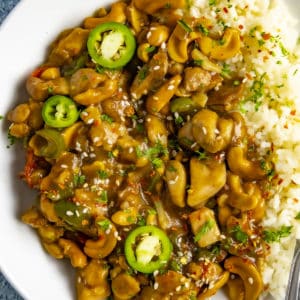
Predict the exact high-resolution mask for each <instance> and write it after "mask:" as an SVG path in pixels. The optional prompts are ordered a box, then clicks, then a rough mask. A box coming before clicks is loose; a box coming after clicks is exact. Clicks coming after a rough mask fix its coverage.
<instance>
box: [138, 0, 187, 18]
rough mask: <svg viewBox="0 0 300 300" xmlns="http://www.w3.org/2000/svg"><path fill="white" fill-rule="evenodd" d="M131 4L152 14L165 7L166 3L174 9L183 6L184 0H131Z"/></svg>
mask: <svg viewBox="0 0 300 300" xmlns="http://www.w3.org/2000/svg"><path fill="white" fill-rule="evenodd" d="M133 4H134V5H135V6H136V7H137V8H138V9H139V10H141V11H143V12H145V13H147V14H148V15H152V14H154V13H155V12H157V11H159V10H160V9H162V8H164V7H166V6H167V5H169V6H171V7H172V8H174V9H177V8H184V7H185V0H161V1H153V0H133Z"/></svg>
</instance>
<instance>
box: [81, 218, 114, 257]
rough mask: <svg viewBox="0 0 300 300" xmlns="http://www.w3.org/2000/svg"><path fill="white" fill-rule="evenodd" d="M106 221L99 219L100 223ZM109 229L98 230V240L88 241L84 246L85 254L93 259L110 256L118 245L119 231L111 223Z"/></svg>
mask: <svg viewBox="0 0 300 300" xmlns="http://www.w3.org/2000/svg"><path fill="white" fill-rule="evenodd" d="M105 220H106V219H102V220H101V219H99V220H98V223H99V222H101V221H105ZM108 222H109V226H108V228H101V227H100V228H99V229H98V238H97V240H92V239H90V240H87V241H86V243H85V245H84V249H83V250H84V252H85V254H86V255H88V256H89V257H92V258H104V257H106V256H108V255H109V254H110V253H111V252H112V251H113V250H114V248H115V247H116V245H117V237H116V234H117V231H116V228H115V226H114V225H113V224H112V223H111V222H110V221H108Z"/></svg>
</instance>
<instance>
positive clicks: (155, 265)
mask: <svg viewBox="0 0 300 300" xmlns="http://www.w3.org/2000/svg"><path fill="white" fill-rule="evenodd" d="M172 251H173V246H172V243H171V242H170V240H169V238H168V237H167V235H166V234H165V232H164V231H162V230H161V229H159V228H157V227H155V226H141V227H138V228H136V229H134V230H133V231H131V232H130V233H129V235H128V237H127V239H126V241H125V256H126V260H127V262H128V264H129V265H130V266H131V267H132V268H133V269H134V270H136V271H139V272H141V273H146V274H150V273H153V272H154V271H156V270H159V269H161V268H162V267H164V266H165V265H166V264H167V263H168V261H169V259H170V257H171V254H172Z"/></svg>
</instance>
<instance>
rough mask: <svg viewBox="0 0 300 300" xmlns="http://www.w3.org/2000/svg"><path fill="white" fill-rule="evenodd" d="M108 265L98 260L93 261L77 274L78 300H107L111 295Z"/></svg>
mask: <svg viewBox="0 0 300 300" xmlns="http://www.w3.org/2000/svg"><path fill="white" fill-rule="evenodd" d="M108 272H109V267H108V265H107V264H106V263H105V262H104V261H102V260H98V259H92V260H91V261H90V263H89V264H88V265H87V266H86V267H85V268H83V269H79V270H78V272H77V274H76V290H77V298H78V300H99V299H107V297H108V296H109V295H110V285H109V283H108Z"/></svg>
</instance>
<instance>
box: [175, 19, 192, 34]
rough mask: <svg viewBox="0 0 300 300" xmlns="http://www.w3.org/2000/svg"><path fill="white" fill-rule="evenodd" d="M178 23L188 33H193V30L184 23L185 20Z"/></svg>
mask: <svg viewBox="0 0 300 300" xmlns="http://www.w3.org/2000/svg"><path fill="white" fill-rule="evenodd" d="M177 23H178V24H179V25H180V26H181V27H182V28H183V29H184V30H185V31H186V32H187V33H190V32H192V31H193V29H192V28H191V27H190V26H189V25H188V24H187V23H186V22H185V21H184V20H178V21H177Z"/></svg>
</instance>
